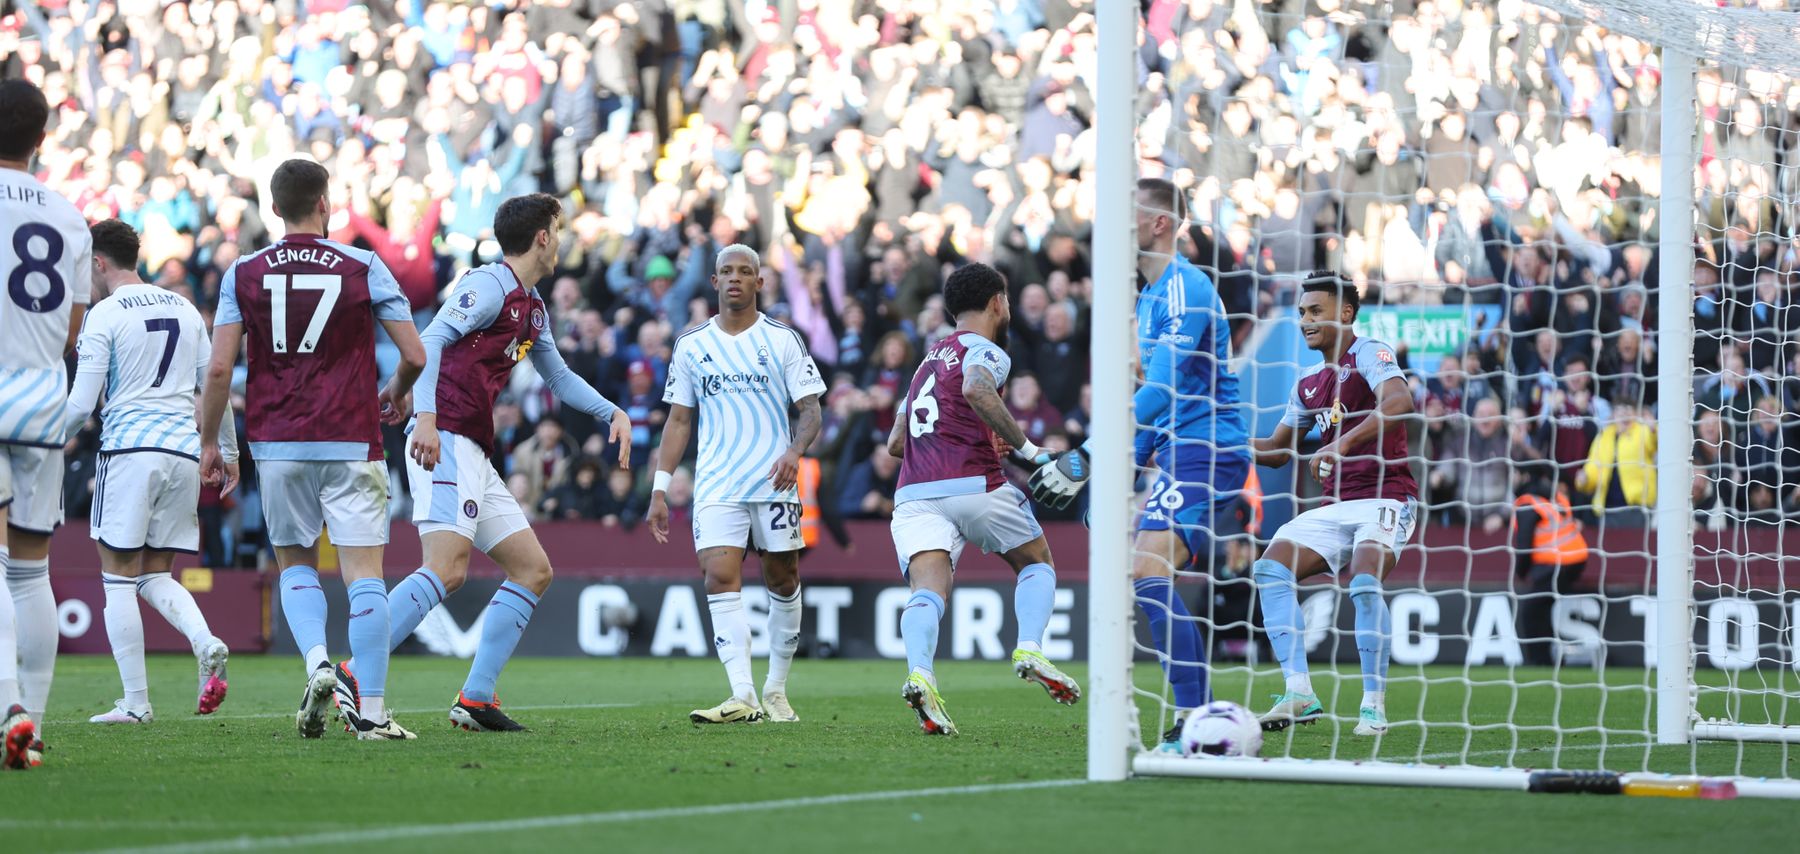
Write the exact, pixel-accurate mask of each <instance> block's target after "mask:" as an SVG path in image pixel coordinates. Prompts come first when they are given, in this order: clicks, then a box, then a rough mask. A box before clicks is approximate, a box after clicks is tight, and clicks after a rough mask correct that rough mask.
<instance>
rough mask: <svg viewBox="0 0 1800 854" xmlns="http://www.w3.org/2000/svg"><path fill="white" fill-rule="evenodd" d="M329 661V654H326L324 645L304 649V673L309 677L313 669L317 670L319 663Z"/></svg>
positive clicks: (328, 662) (327, 662)
mask: <svg viewBox="0 0 1800 854" xmlns="http://www.w3.org/2000/svg"><path fill="white" fill-rule="evenodd" d="M330 663H331V656H330V655H328V654H326V652H325V647H323V646H315V647H313V648H312V649H309V650H307V651H306V675H307V677H308V678H311V677H312V672H313V671H314V670H318V669H319V665H321V664H330Z"/></svg>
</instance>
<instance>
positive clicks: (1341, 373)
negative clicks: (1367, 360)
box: [1338, 365, 1350, 384]
mask: <svg viewBox="0 0 1800 854" xmlns="http://www.w3.org/2000/svg"><path fill="white" fill-rule="evenodd" d="M1349 380H1350V366H1349V365H1339V366H1338V383H1340V384H1342V383H1345V382H1348V381H1349Z"/></svg>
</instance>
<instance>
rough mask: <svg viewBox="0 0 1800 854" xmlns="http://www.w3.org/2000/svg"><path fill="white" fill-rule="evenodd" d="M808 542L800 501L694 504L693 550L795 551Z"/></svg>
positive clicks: (710, 502)
mask: <svg viewBox="0 0 1800 854" xmlns="http://www.w3.org/2000/svg"><path fill="white" fill-rule="evenodd" d="M805 545H806V540H805V539H804V538H802V537H801V535H800V505H799V504H796V503H789V502H786V501H751V502H745V503H738V502H723V501H709V502H707V503H705V504H700V505H697V506H695V507H694V551H699V550H701V549H710V548H713V547H715V546H732V547H735V548H740V549H748V548H754V549H756V550H757V551H761V552H796V551H799V550H800V549H801V548H803V547H804V546H805Z"/></svg>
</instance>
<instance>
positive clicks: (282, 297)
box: [263, 274, 344, 353]
mask: <svg viewBox="0 0 1800 854" xmlns="http://www.w3.org/2000/svg"><path fill="white" fill-rule="evenodd" d="M290 282H292V284H293V288H294V290H297V291H319V306H318V307H317V308H315V309H313V314H312V319H311V320H309V321H307V323H306V332H305V333H304V334H303V335H301V337H300V347H299V349H297V350H295V351H294V352H296V353H311V352H312V351H313V350H315V349H318V346H319V334H320V333H322V332H324V331H325V320H326V318H328V317H330V316H331V309H332V307H333V306H336V305H337V301H338V295H339V294H341V293H343V292H344V279H343V277H342V276H326V275H320V274H307V275H300V276H265V277H263V290H265V291H268V292H269V326H270V327H271V329H270V331H271V332H273V333H274V334H273V335H272V336H271V338H270V347H271V348H273V349H274V351H275V352H277V353H286V352H288V322H287V309H288V304H287V303H288V285H289V283H290Z"/></svg>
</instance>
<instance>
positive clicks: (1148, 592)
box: [1133, 576, 1208, 709]
mask: <svg viewBox="0 0 1800 854" xmlns="http://www.w3.org/2000/svg"><path fill="white" fill-rule="evenodd" d="M1133 586H1134V587H1136V588H1137V605H1138V608H1139V609H1141V610H1142V611H1143V612H1144V616H1145V617H1147V618H1149V622H1150V640H1151V642H1152V643H1154V644H1156V651H1157V652H1159V653H1161V654H1162V655H1161V658H1162V660H1163V672H1164V673H1166V674H1168V677H1169V687H1171V688H1173V689H1175V706H1176V708H1181V709H1198V708H1200V707H1201V706H1204V705H1206V700H1207V696H1208V694H1207V690H1206V689H1207V686H1206V645H1205V644H1203V643H1201V642H1200V626H1199V624H1198V623H1196V622H1195V621H1194V618H1193V615H1191V614H1189V613H1188V608H1187V603H1186V602H1183V601H1181V596H1179V595H1178V594H1176V592H1175V580H1174V579H1172V578H1163V577H1161V576H1152V577H1150V578H1140V579H1138V580H1137V581H1136V583H1135V584H1134V585H1133Z"/></svg>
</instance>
